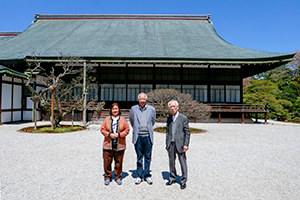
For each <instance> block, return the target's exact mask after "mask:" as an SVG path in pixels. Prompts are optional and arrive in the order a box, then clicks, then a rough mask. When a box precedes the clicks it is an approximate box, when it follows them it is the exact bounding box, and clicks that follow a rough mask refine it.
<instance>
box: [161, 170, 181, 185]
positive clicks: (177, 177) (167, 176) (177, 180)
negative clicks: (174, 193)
mask: <svg viewBox="0 0 300 200" xmlns="http://www.w3.org/2000/svg"><path fill="white" fill-rule="evenodd" d="M161 175H162V178H163V180H167V181H169V177H170V172H166V171H164V172H162V173H161ZM180 178H181V177H180V176H179V175H177V176H176V182H177V183H180Z"/></svg>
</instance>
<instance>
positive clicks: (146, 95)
mask: <svg viewBox="0 0 300 200" xmlns="http://www.w3.org/2000/svg"><path fill="white" fill-rule="evenodd" d="M141 94H143V95H145V96H146V99H148V96H147V95H146V94H145V93H143V92H142V93H139V95H138V99H140V95H141Z"/></svg>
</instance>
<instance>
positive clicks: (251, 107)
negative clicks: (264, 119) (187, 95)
mask: <svg viewBox="0 0 300 200" xmlns="http://www.w3.org/2000/svg"><path fill="white" fill-rule="evenodd" d="M210 106H211V112H245V113H256V112H258V113H265V112H267V108H266V105H262V104H211V105H210Z"/></svg>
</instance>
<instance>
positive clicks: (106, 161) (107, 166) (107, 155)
mask: <svg viewBox="0 0 300 200" xmlns="http://www.w3.org/2000/svg"><path fill="white" fill-rule="evenodd" d="M124 153H125V150H122V151H115V150H105V149H103V165H104V173H105V177H104V178H105V179H112V170H111V163H112V161H113V160H114V161H115V168H114V172H115V176H116V178H115V179H116V180H118V179H121V178H122V169H123V157H124Z"/></svg>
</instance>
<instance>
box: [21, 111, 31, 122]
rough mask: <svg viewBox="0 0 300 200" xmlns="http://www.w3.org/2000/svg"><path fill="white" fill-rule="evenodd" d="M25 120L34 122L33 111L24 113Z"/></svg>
mask: <svg viewBox="0 0 300 200" xmlns="http://www.w3.org/2000/svg"><path fill="white" fill-rule="evenodd" d="M23 120H26V121H28V120H32V112H31V111H24V112H23Z"/></svg>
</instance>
